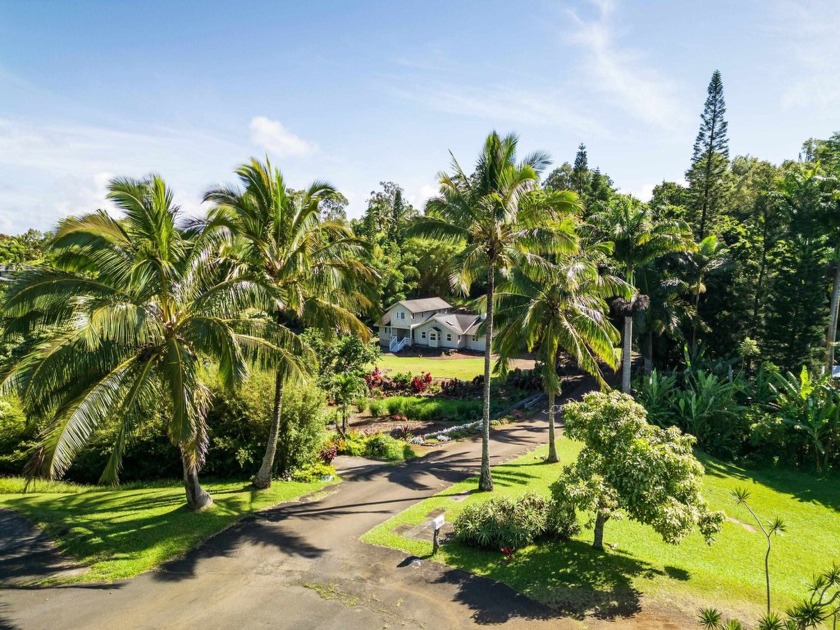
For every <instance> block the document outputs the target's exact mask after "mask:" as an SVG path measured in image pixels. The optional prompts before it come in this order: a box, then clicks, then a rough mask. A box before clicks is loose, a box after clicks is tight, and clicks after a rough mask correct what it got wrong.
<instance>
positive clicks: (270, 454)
mask: <svg viewBox="0 0 840 630" xmlns="http://www.w3.org/2000/svg"><path fill="white" fill-rule="evenodd" d="M236 175H237V176H238V178H239V180H240V182H241V184H242V187H241V188H217V189H214V190H211V191H210V192H208V193H207V194H206V195H205V201H210V202H212V203H213V204H214V207H213V208H212V210H211V211H210V214H209V216H208V220H207V222H206V225H205V226H204V231H205V233H219V234H223V235H225V236H226V238H227V240H228V245H227V251H228V253H229V255H230V256H231V257H232V258H234V259H235V260H237V261H240V262H242V263H244V264H245V265H247V266H248V267H249V268H250V269H251V270H252V271H253V272H254V273H256V274H258V275H259V276H260V277H261V279H262V281H263V282H264V283H265V284H267V285H269V286H271V287H272V297H273V302H272V306H271V315H272V317H273V320H274V322H275V324H276V325H277V326H278V327H279V328H280V329H282V330H283V331H284V339H285V340H286V341H287V342H288V343H287V345H285V346H284V347H283V348H282V353H281V355H280V360H279V362H278V366H277V370H276V377H275V391H274V409H273V413H272V417H271V424H270V430H269V437H268V443H267V445H266V450H265V455H264V457H263V461H262V465H261V466H260V469H259V471H258V472H257V474H256V476H255V478H254V485H255V486H256V487H257V488H268V487H269V486H270V485H271V475H272V471H273V469H274V462H275V458H276V456H277V448H278V436H279V437H280V439H279V443H280V448H281V452H280V457H279V462H278V463H279V469H280V472H281V473H286V472H288V465H289V463H288V460H287V457H286V452H285V446H286V440H285V438H284V436H285V433H286V429H287V427H284V426H283V423H282V418H283V415H282V411H283V389H284V387H285V385H286V384H287V383H288V382H289V381H291V380H295V379H301V378H305V377H307V376H308V375H311V374H312V369H313V368H314V366H315V365H316V364H317V357H315V356H314V355H313V353H312V351H311V350H310V349H309V348H308V347H307V346H306V344H305V343H303V341H302V340H301V339H300V338H299V336H298V335H297V332H296V330H295V328H294V327H293V325H292V324H293V323H298V324H302V325H304V326H310V327H315V328H318V329H320V330H321V331H322V332H324V333H325V334H327V335H330V334H333V333H334V332H336V331H346V332H353V333H355V334H357V335H359V336H361V337H363V338H365V339H367V338H368V337H369V336H370V331H369V330H368V328H367V327H366V326H364V325H363V324H362V322H361V321H359V319H358V318H357V317H356V315H355V314H354V312H355V311H354V309H366V308H369V306H370V301H369V299H368V298H367V297H366V295H367V294H366V293H365V292H366V291H367V290H368V287H369V285H371V282H372V280H373V278H374V273H373V272H372V271H371V270H370V269H369V268H368V267H367V266H365V264H364V263H363V258H364V255H365V247H364V245H363V244H362V243H361V242H360V241H359V240H357V239H355V238H354V237H353V235H352V232H351V231H350V229H349V227H347V226H346V225H345V224H344V223H343V222H339V221H322V220H321V218H320V213H319V210H320V204H321V203H322V202H324V201H327V200H329V199H330V198H331V197H332V196H334V195H336V194H337V193H336V191H335V189H334V188H333V187H332V186H330V185H329V184H327V183H325V182H318V181H316V182H313V183H312V184H310V186H309V187H308V188H307V189H305V190H303V191H299V192H294V191H291V190H288V189H287V187H286V181H285V179H284V178H283V174H282V173H281V172H280V171H279V170H278V169H276V168H274V167H273V166H272V165H271V163H270V162H269V161H268V159H266V161H265V162H264V163H261V162H259V161H257V160H255V159H252V160H251V161H250V162H249V163H247V164H243V165H242V166H240V167H239V168H238V169H237V171H236Z"/></svg>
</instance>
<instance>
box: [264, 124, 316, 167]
mask: <svg viewBox="0 0 840 630" xmlns="http://www.w3.org/2000/svg"><path fill="white" fill-rule="evenodd" d="M250 127H251V141H252V142H254V144H258V145H260V146H261V147H263V148H264V149H267V150H268V151H270V152H271V153H273V154H275V155H276V156H277V157H306V156H308V155H312V154H313V153H316V152H317V151H318V146H317V145H316V144H313V143H311V142H307V141H306V140H304V139H303V138H301V137H299V136H296V135H295V134H293V133H292V132H291V131H289V130H288V129H286V127H284V126H283V124H282V123H280V122H279V121H277V120H271V119H270V118H266V117H265V116H255V117H254V118H252V119H251V125H250Z"/></svg>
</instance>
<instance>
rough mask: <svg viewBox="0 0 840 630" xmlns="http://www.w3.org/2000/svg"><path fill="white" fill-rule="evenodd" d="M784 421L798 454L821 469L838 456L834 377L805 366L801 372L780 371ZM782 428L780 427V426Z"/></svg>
mask: <svg viewBox="0 0 840 630" xmlns="http://www.w3.org/2000/svg"><path fill="white" fill-rule="evenodd" d="M772 387H773V390H774V391H775V392H776V395H777V398H776V401H775V402H774V403H773V404H772V407H773V408H774V409H775V410H778V417H779V420H780V421H781V425H782V427H783V428H784V429H786V431H782V432H781V433H782V434H785V433H789V434H790V437H792V438H793V440H792V441H793V443H794V444H795V448H796V451H797V457H798V458H799V459H800V461H801V460H803V459H805V458H808V459H811V461H813V463H814V467H815V468H816V470H817V471H818V472H819V471H822V470H823V469H825V468H826V466H827V465H829V462H830V458H831V457H832V456H836V445H837V444H838V442H840V391H839V390H838V389H837V387H836V386H835V385H834V384H833V383H832V382H831V377H829V376H823V377H822V378H815V377H813V376H812V375H811V374H810V372H809V371H808V369H807V368H805V367H803V368H802V371H801V372H800V374H799V376H798V377H797V376H794V375H793V374H791V373H790V372H788V373H787V374H785V375H782V374H778V375H777V376H776V378H775V380H774V382H773V385H772ZM780 428H781V427H780Z"/></svg>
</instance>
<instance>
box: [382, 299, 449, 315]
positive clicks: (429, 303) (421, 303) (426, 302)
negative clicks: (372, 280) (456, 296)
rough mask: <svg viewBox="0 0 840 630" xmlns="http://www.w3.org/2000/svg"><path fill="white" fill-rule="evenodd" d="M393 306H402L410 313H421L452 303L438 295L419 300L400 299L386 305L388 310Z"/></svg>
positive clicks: (439, 309)
mask: <svg viewBox="0 0 840 630" xmlns="http://www.w3.org/2000/svg"><path fill="white" fill-rule="evenodd" d="M395 306H404V307H405V308H407V309H408V310H409V311H411V312H412V313H423V312H425V311H442V310H444V309H448V308H452V305H451V304H450V303H449V302H447V301H446V300H443V299H441V298H439V297H430V298H422V299H419V300H401V301H400V302H397V303H396V304H393V305H391V306H389V307H388V310H389V311H390V310H391V309H393V308H394V307H395Z"/></svg>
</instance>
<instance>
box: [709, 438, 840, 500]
mask: <svg viewBox="0 0 840 630" xmlns="http://www.w3.org/2000/svg"><path fill="white" fill-rule="evenodd" d="M697 458H698V459H699V460H700V462H701V463H702V464H703V466H704V467H705V469H706V474H707V475H709V476H711V477H719V478H726V477H729V478H733V479H739V480H741V481H743V482H744V485H748V484H749V483H760V484H762V485H765V486H768V487H769V488H772V489H773V490H776V491H777V492H781V493H783V494H788V495H790V496H792V497H793V498H795V499H796V500H798V501H802V502H803V503H819V504H821V505H824V506H826V507H829V508H831V509H833V510H840V477H838V475H837V474H836V473H834V474H829V475H825V476H818V475H817V474H816V473H812V472H806V471H801V470H792V469H790V468H782V467H772V466H765V467H761V466H756V467H752V468H742V467H740V466H736V465H735V464H730V463H727V462H722V461H720V460H718V459H715V458H714V457H712V456H710V455H707V454H705V453H700V452H698V453H697Z"/></svg>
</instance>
